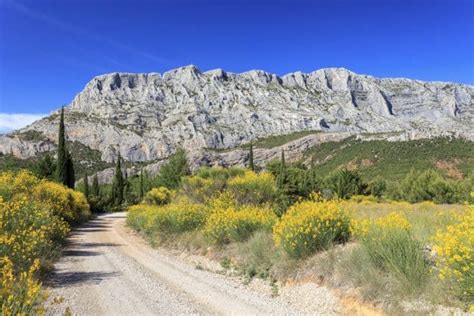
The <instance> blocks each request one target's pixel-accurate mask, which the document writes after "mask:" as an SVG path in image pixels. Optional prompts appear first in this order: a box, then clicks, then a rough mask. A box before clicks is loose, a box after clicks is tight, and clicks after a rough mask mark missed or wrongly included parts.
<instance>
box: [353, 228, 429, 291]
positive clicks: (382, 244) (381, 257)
mask: <svg viewBox="0 0 474 316" xmlns="http://www.w3.org/2000/svg"><path fill="white" fill-rule="evenodd" d="M361 245H362V251H364V252H365V253H366V254H367V256H368V258H369V260H370V262H371V264H372V265H373V266H374V267H375V268H377V269H378V270H380V271H383V272H384V273H388V274H390V275H391V276H392V277H393V278H395V279H397V280H398V282H399V284H400V285H401V286H402V287H403V289H404V290H405V291H413V290H420V289H422V288H423V287H424V285H425V284H426V282H427V280H428V278H429V265H428V263H427V261H426V260H425V257H424V254H423V245H422V243H421V242H420V241H418V240H416V239H415V238H414V237H413V236H412V234H411V232H410V231H409V230H407V229H402V228H395V227H377V226H373V227H371V228H370V230H369V233H368V234H367V235H365V236H364V237H363V238H361Z"/></svg>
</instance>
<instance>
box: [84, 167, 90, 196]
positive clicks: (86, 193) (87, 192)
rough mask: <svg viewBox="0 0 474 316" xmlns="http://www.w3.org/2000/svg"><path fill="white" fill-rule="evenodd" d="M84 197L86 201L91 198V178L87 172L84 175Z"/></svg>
mask: <svg viewBox="0 0 474 316" xmlns="http://www.w3.org/2000/svg"><path fill="white" fill-rule="evenodd" d="M84 196H85V197H86V199H88V198H89V178H88V177H87V172H86V173H85V174H84Z"/></svg>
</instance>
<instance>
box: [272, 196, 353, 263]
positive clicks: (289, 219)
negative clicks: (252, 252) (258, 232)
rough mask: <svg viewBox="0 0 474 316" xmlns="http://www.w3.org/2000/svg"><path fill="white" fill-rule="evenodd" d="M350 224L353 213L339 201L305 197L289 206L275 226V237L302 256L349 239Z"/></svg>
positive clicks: (288, 250) (281, 244)
mask: <svg viewBox="0 0 474 316" xmlns="http://www.w3.org/2000/svg"><path fill="white" fill-rule="evenodd" d="M349 228H350V220H349V217H348V216H347V214H346V213H345V212H344V211H343V210H342V208H341V206H340V204H339V203H338V201H323V202H314V201H305V202H300V203H297V204H295V205H293V206H292V207H290V208H289V209H288V212H287V213H286V214H285V215H283V217H282V218H281V220H280V221H279V222H278V223H277V224H276V225H275V226H274V227H273V238H274V240H275V243H276V245H277V246H281V247H282V248H283V249H284V250H285V251H286V252H287V253H288V255H290V256H291V257H294V258H301V257H306V256H309V255H311V254H313V253H315V252H316V251H318V250H322V249H326V248H328V247H329V246H330V245H331V244H333V243H339V242H346V241H347V240H348V239H349V235H350V230H349Z"/></svg>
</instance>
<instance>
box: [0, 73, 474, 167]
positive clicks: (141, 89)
mask: <svg viewBox="0 0 474 316" xmlns="http://www.w3.org/2000/svg"><path fill="white" fill-rule="evenodd" d="M57 122H58V114H57V113H53V114H52V115H51V116H49V117H46V118H44V119H42V120H39V121H36V122H34V123H33V124H31V125H30V126H28V127H26V128H24V129H21V130H18V131H15V132H13V133H11V134H9V135H4V136H0V153H2V154H13V155H14V156H16V157H18V158H22V159H25V158H28V157H32V156H35V155H36V154H37V153H38V152H44V151H49V150H52V149H54V148H55V144H54V142H55V141H56V134H57V126H58V124H57ZM473 125H474V86H469V85H461V84H455V83H445V82H424V81H418V80H409V79H378V78H374V77H371V76H366V75H359V74H356V73H353V72H351V71H349V70H347V69H343V68H328V69H321V70H317V71H314V72H311V73H302V72H295V73H290V74H287V75H284V76H281V77H280V76H277V75H274V74H271V73H267V72H264V71H259V70H252V71H249V72H245V73H240V74H237V73H231V72H226V71H224V70H221V69H217V70H211V71H207V72H201V71H200V70H199V69H198V68H196V67H195V66H186V67H182V68H178V69H175V70H171V71H169V72H166V73H164V74H163V75H161V74H158V73H149V74H134V73H112V74H105V75H101V76H97V77H95V78H93V79H92V80H91V81H90V82H89V83H88V84H87V85H86V87H85V88H84V90H83V91H82V92H80V93H79V94H78V95H77V96H76V97H75V98H74V100H73V101H72V102H71V103H70V104H69V105H68V106H67V107H66V126H67V134H68V137H69V141H70V142H74V144H77V146H79V147H81V148H86V149H87V150H90V151H93V152H94V154H95V155H98V156H100V157H99V159H100V160H102V161H104V162H109V163H110V162H112V161H113V160H114V158H115V157H116V155H117V150H120V153H121V155H122V157H124V159H126V160H127V161H130V162H146V161H148V162H149V161H157V160H160V159H163V158H166V157H168V156H169V155H170V154H171V153H172V152H174V151H175V150H176V148H178V147H183V148H185V149H187V150H188V151H189V152H192V153H198V152H203V151H205V150H206V149H214V150H223V149H231V148H235V147H238V146H239V145H241V144H244V143H248V142H250V141H254V140H256V139H259V138H264V137H268V136H272V135H281V134H290V133H293V132H300V131H321V132H325V133H328V136H329V135H333V136H331V137H335V138H341V137H342V136H344V135H345V136H344V137H347V135H353V134H358V135H362V136H363V135H365V134H378V133H381V134H380V135H391V136H390V137H394V135H395V137H396V138H397V139H412V138H429V137H434V136H440V135H454V136H459V137H463V138H467V139H470V140H473V139H474V128H473ZM337 135H340V136H337ZM318 137H320V138H321V136H318ZM383 137H389V136H383ZM342 138H343V137H342ZM207 152H208V153H209V151H207ZM257 154H258V151H257Z"/></svg>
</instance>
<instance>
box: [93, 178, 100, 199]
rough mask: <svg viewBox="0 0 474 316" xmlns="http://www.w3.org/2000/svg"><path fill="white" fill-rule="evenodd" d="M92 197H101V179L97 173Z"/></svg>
mask: <svg viewBox="0 0 474 316" xmlns="http://www.w3.org/2000/svg"><path fill="white" fill-rule="evenodd" d="M92 196H94V197H98V196H100V187H99V178H98V177H97V173H96V174H94V178H93V180H92Z"/></svg>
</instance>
